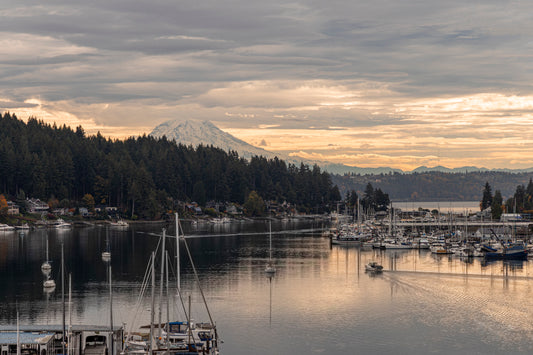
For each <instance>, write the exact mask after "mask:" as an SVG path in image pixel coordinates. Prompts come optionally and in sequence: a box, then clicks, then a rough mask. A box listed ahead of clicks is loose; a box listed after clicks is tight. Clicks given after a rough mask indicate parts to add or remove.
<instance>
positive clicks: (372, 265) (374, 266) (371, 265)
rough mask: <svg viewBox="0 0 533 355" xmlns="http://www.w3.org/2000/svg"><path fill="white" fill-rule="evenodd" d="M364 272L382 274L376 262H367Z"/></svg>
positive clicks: (380, 267) (381, 267)
mask: <svg viewBox="0 0 533 355" xmlns="http://www.w3.org/2000/svg"><path fill="white" fill-rule="evenodd" d="M365 271H369V272H382V271H383V266H382V265H381V264H379V263H378V262H377V261H369V262H368V264H366V265H365Z"/></svg>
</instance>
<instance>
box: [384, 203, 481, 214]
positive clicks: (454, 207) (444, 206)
mask: <svg viewBox="0 0 533 355" xmlns="http://www.w3.org/2000/svg"><path fill="white" fill-rule="evenodd" d="M392 206H393V207H395V208H400V209H402V210H403V211H413V210H414V211H417V210H418V209H419V208H424V209H428V210H430V211H432V210H439V211H440V212H441V213H449V212H452V213H474V212H479V201H440V202H392Z"/></svg>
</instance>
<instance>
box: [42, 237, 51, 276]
mask: <svg viewBox="0 0 533 355" xmlns="http://www.w3.org/2000/svg"><path fill="white" fill-rule="evenodd" d="M49 260H50V259H49V257H48V234H46V260H45V261H44V262H43V263H42V264H41V271H42V272H43V274H45V275H48V274H50V271H51V270H52V265H50V262H49Z"/></svg>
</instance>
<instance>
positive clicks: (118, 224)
mask: <svg viewBox="0 0 533 355" xmlns="http://www.w3.org/2000/svg"><path fill="white" fill-rule="evenodd" d="M109 224H110V225H111V227H122V228H126V227H128V226H129V224H128V222H126V221H124V220H122V219H119V220H117V221H116V222H113V221H112V222H109Z"/></svg>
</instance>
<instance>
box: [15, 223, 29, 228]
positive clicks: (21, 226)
mask: <svg viewBox="0 0 533 355" xmlns="http://www.w3.org/2000/svg"><path fill="white" fill-rule="evenodd" d="M15 228H16V229H17V230H29V229H30V225H29V224H28V223H24V224H21V225H20V226H15Z"/></svg>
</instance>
